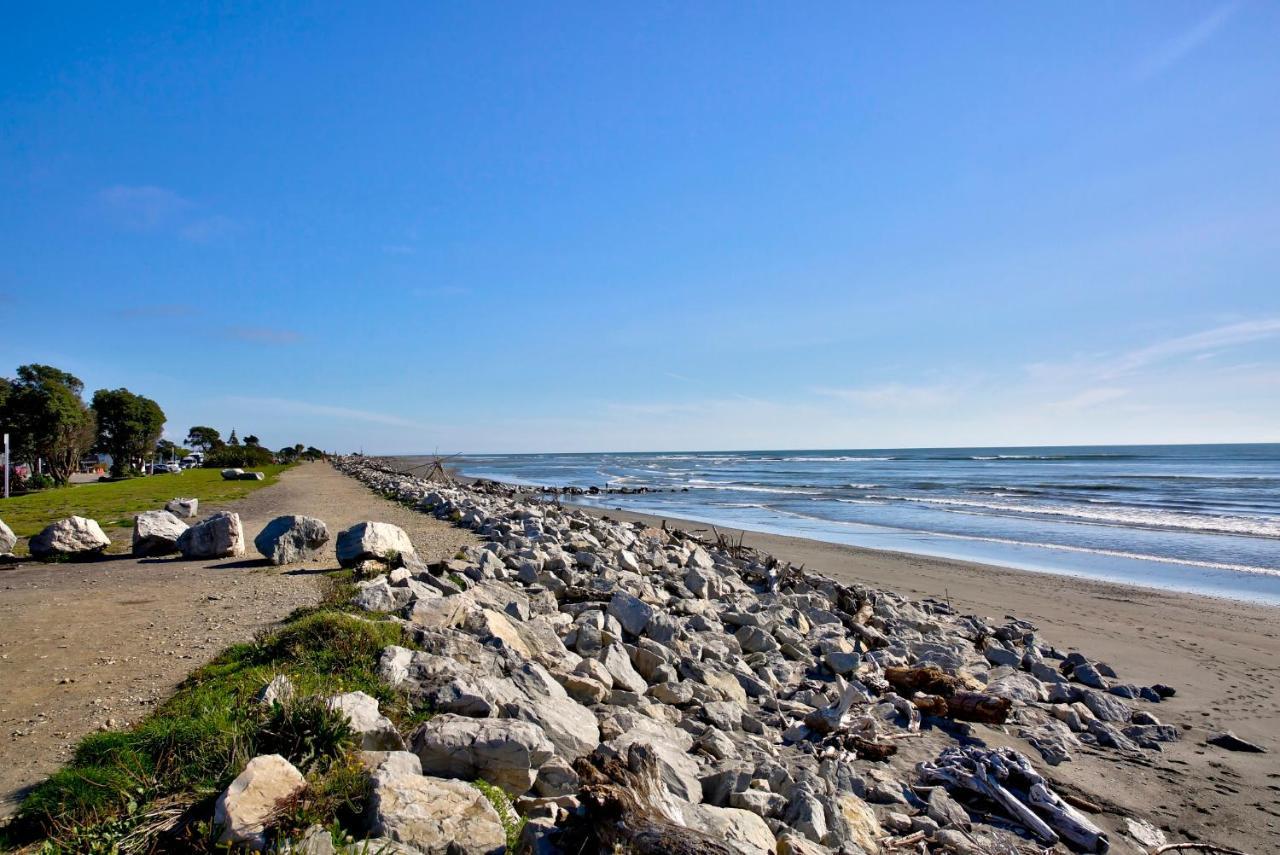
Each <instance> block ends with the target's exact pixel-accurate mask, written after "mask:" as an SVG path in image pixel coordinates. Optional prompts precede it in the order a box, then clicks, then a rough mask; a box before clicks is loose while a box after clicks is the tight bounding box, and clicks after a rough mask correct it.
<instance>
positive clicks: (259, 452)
mask: <svg viewBox="0 0 1280 855" xmlns="http://www.w3.org/2000/svg"><path fill="white" fill-rule="evenodd" d="M275 462H276V461H275V455H273V454H272V453H271V452H270V451H267V450H266V449H265V448H260V447H258V446H255V445H224V446H223V447H222V448H218V449H215V450H213V451H211V452H209V454H208V455H207V456H206V457H205V459H204V466H205V468H207V469H223V468H233V467H241V468H246V467H253V466H270V465H271V464H272V463H275Z"/></svg>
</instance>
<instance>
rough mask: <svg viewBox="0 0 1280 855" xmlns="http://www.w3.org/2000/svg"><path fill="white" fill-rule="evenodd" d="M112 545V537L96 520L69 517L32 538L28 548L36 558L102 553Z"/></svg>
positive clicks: (83, 555)
mask: <svg viewBox="0 0 1280 855" xmlns="http://www.w3.org/2000/svg"><path fill="white" fill-rule="evenodd" d="M110 545H111V538H109V537H107V536H106V534H104V533H103V531H102V526H100V525H98V523H97V521H96V520H91V519H86V518H85V517H67V518H66V519H65V520H58V521H57V522H56V523H53V524H52V525H49V526H47V527H46V528H45V530H44V531H42V532H40V533H39V534H37V535H36V536H35V537H33V538H31V541H30V542H29V543H28V544H27V548H28V549H30V550H31V554H32V556H34V557H35V558H50V557H52V556H54V555H69V556H73V557H85V556H89V555H94V554H96V553H100V552H102V550H104V549H106V548H107V547H108V546H110Z"/></svg>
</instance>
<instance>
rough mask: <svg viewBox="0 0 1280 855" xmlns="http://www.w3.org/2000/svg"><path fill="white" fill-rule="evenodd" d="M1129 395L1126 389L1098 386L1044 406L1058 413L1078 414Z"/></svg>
mask: <svg viewBox="0 0 1280 855" xmlns="http://www.w3.org/2000/svg"><path fill="white" fill-rule="evenodd" d="M1128 394H1129V390H1128V389H1119V388H1115V387H1109V386H1100V387H1098V388H1095V389H1085V390H1084V391H1083V392H1080V393H1078V394H1076V395H1072V396H1071V397H1070V398H1066V399H1064V400H1061V401H1053V402H1051V403H1048V404H1046V405H1045V407H1046V408H1047V409H1050V410H1057V411H1059V412H1072V413H1074V412H1079V411H1080V410H1087V409H1089V408H1090V407H1096V406H1098V405H1099V404H1105V403H1107V402H1108V401H1115V400H1117V399H1119V398H1123V397H1124V396H1125V395H1128Z"/></svg>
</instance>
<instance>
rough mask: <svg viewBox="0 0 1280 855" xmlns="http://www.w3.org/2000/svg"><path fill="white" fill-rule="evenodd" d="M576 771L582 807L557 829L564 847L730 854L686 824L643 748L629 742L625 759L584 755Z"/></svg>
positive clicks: (642, 853) (653, 854)
mask: <svg viewBox="0 0 1280 855" xmlns="http://www.w3.org/2000/svg"><path fill="white" fill-rule="evenodd" d="M574 770H575V771H576V772H577V773H578V778H579V780H580V781H581V784H582V788H581V792H580V798H581V805H582V809H581V810H580V811H578V812H576V813H575V814H573V815H572V816H571V818H570V820H569V822H568V824H567V825H566V826H565V828H564V830H563V831H562V833H561V837H560V840H559V841H558V842H559V845H560V847H561V848H562V850H563V851H565V852H615V851H619V852H630V853H635V855H734V852H735V850H734V849H732V848H730V847H729V846H727V845H725V843H724V842H723V841H721V840H717V839H716V838H714V837H712V836H711V835H709V834H705V833H703V832H701V831H698V830H696V829H693V828H689V827H688V826H686V825H684V822H683V818H682V817H681V816H680V815H679V808H678V806H677V805H676V804H675V803H674V801H673V797H672V796H671V795H670V793H668V792H667V790H666V787H664V786H663V785H662V782H661V779H660V777H659V772H658V768H657V762H656V758H655V757H654V755H653V753H652V751H651V750H650V749H649V748H648V747H647V746H645V745H643V744H635V745H632V746H631V747H630V748H629V749H628V752H627V757H626V760H625V761H624V760H622V759H621V758H616V759H601V758H600V757H598V756H596V755H592V756H588V757H583V758H581V759H579V760H578V761H577V762H576V763H574Z"/></svg>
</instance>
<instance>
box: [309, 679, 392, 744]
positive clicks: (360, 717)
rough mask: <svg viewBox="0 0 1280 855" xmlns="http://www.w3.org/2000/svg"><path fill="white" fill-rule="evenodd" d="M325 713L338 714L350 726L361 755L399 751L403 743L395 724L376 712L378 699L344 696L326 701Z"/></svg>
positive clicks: (368, 696)
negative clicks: (363, 753)
mask: <svg viewBox="0 0 1280 855" xmlns="http://www.w3.org/2000/svg"><path fill="white" fill-rule="evenodd" d="M327 703H328V705H329V709H331V710H336V711H338V712H341V713H342V714H343V715H345V716H346V717H347V721H348V722H350V723H351V730H352V731H353V732H354V733H355V736H356V740H357V741H358V742H359V744H360V747H361V748H362V749H363V750H365V751H400V750H402V749H403V748H404V739H403V738H402V737H401V736H400V731H398V730H396V726H395V723H394V722H392V721H391V719H389V718H387V717H386V716H385V715H383V714H382V713H381V712H380V711H379V710H378V699H377V698H375V697H373V696H372V695H368V694H365V693H364V692H346V693H345V694H341V695H334V696H333V697H331V698H329V700H328V702H327Z"/></svg>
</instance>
